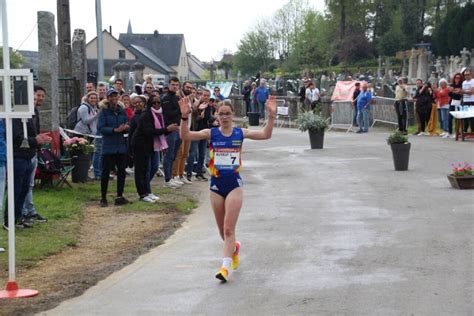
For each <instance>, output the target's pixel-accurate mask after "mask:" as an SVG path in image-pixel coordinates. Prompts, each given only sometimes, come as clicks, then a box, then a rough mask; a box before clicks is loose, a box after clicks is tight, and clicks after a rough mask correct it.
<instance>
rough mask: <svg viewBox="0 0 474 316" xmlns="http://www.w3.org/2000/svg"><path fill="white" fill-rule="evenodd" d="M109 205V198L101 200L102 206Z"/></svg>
mask: <svg viewBox="0 0 474 316" xmlns="http://www.w3.org/2000/svg"><path fill="white" fill-rule="evenodd" d="M107 206H109V203H107V200H104V199H102V200H100V207H107Z"/></svg>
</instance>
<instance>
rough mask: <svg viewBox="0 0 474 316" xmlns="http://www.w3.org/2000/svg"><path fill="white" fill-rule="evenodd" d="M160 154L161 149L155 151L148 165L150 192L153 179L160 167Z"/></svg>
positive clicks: (148, 187)
mask: <svg viewBox="0 0 474 316" xmlns="http://www.w3.org/2000/svg"><path fill="white" fill-rule="evenodd" d="M160 154H161V152H159V151H154V152H153V154H152V155H151V156H150V161H149V165H148V182H147V185H148V186H147V189H148V192H151V181H152V180H153V177H154V176H155V174H156V172H157V171H158V168H159V167H160Z"/></svg>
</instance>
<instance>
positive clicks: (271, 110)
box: [265, 95, 277, 116]
mask: <svg viewBox="0 0 474 316" xmlns="http://www.w3.org/2000/svg"><path fill="white" fill-rule="evenodd" d="M276 100H277V99H276V97H275V96H274V95H271V96H270V97H269V98H268V100H267V102H266V103H265V107H266V108H267V112H268V115H269V116H275V114H276V108H277V102H276Z"/></svg>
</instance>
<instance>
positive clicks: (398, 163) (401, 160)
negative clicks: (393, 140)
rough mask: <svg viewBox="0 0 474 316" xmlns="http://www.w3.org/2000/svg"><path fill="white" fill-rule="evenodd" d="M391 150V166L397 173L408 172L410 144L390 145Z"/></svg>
mask: <svg viewBox="0 0 474 316" xmlns="http://www.w3.org/2000/svg"><path fill="white" fill-rule="evenodd" d="M390 147H391V148H392V156H393V165H394V167H395V170H397V171H405V170H408V161H409V160H410V147H411V144H410V143H407V144H390Z"/></svg>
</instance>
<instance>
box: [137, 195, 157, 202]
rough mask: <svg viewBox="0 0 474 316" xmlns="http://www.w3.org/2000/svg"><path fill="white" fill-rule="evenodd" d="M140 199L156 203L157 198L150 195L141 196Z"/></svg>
mask: <svg viewBox="0 0 474 316" xmlns="http://www.w3.org/2000/svg"><path fill="white" fill-rule="evenodd" d="M140 201H142V202H146V203H155V200H153V199H152V198H151V197H150V196H149V195H147V196H144V197H142V198H140Z"/></svg>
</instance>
